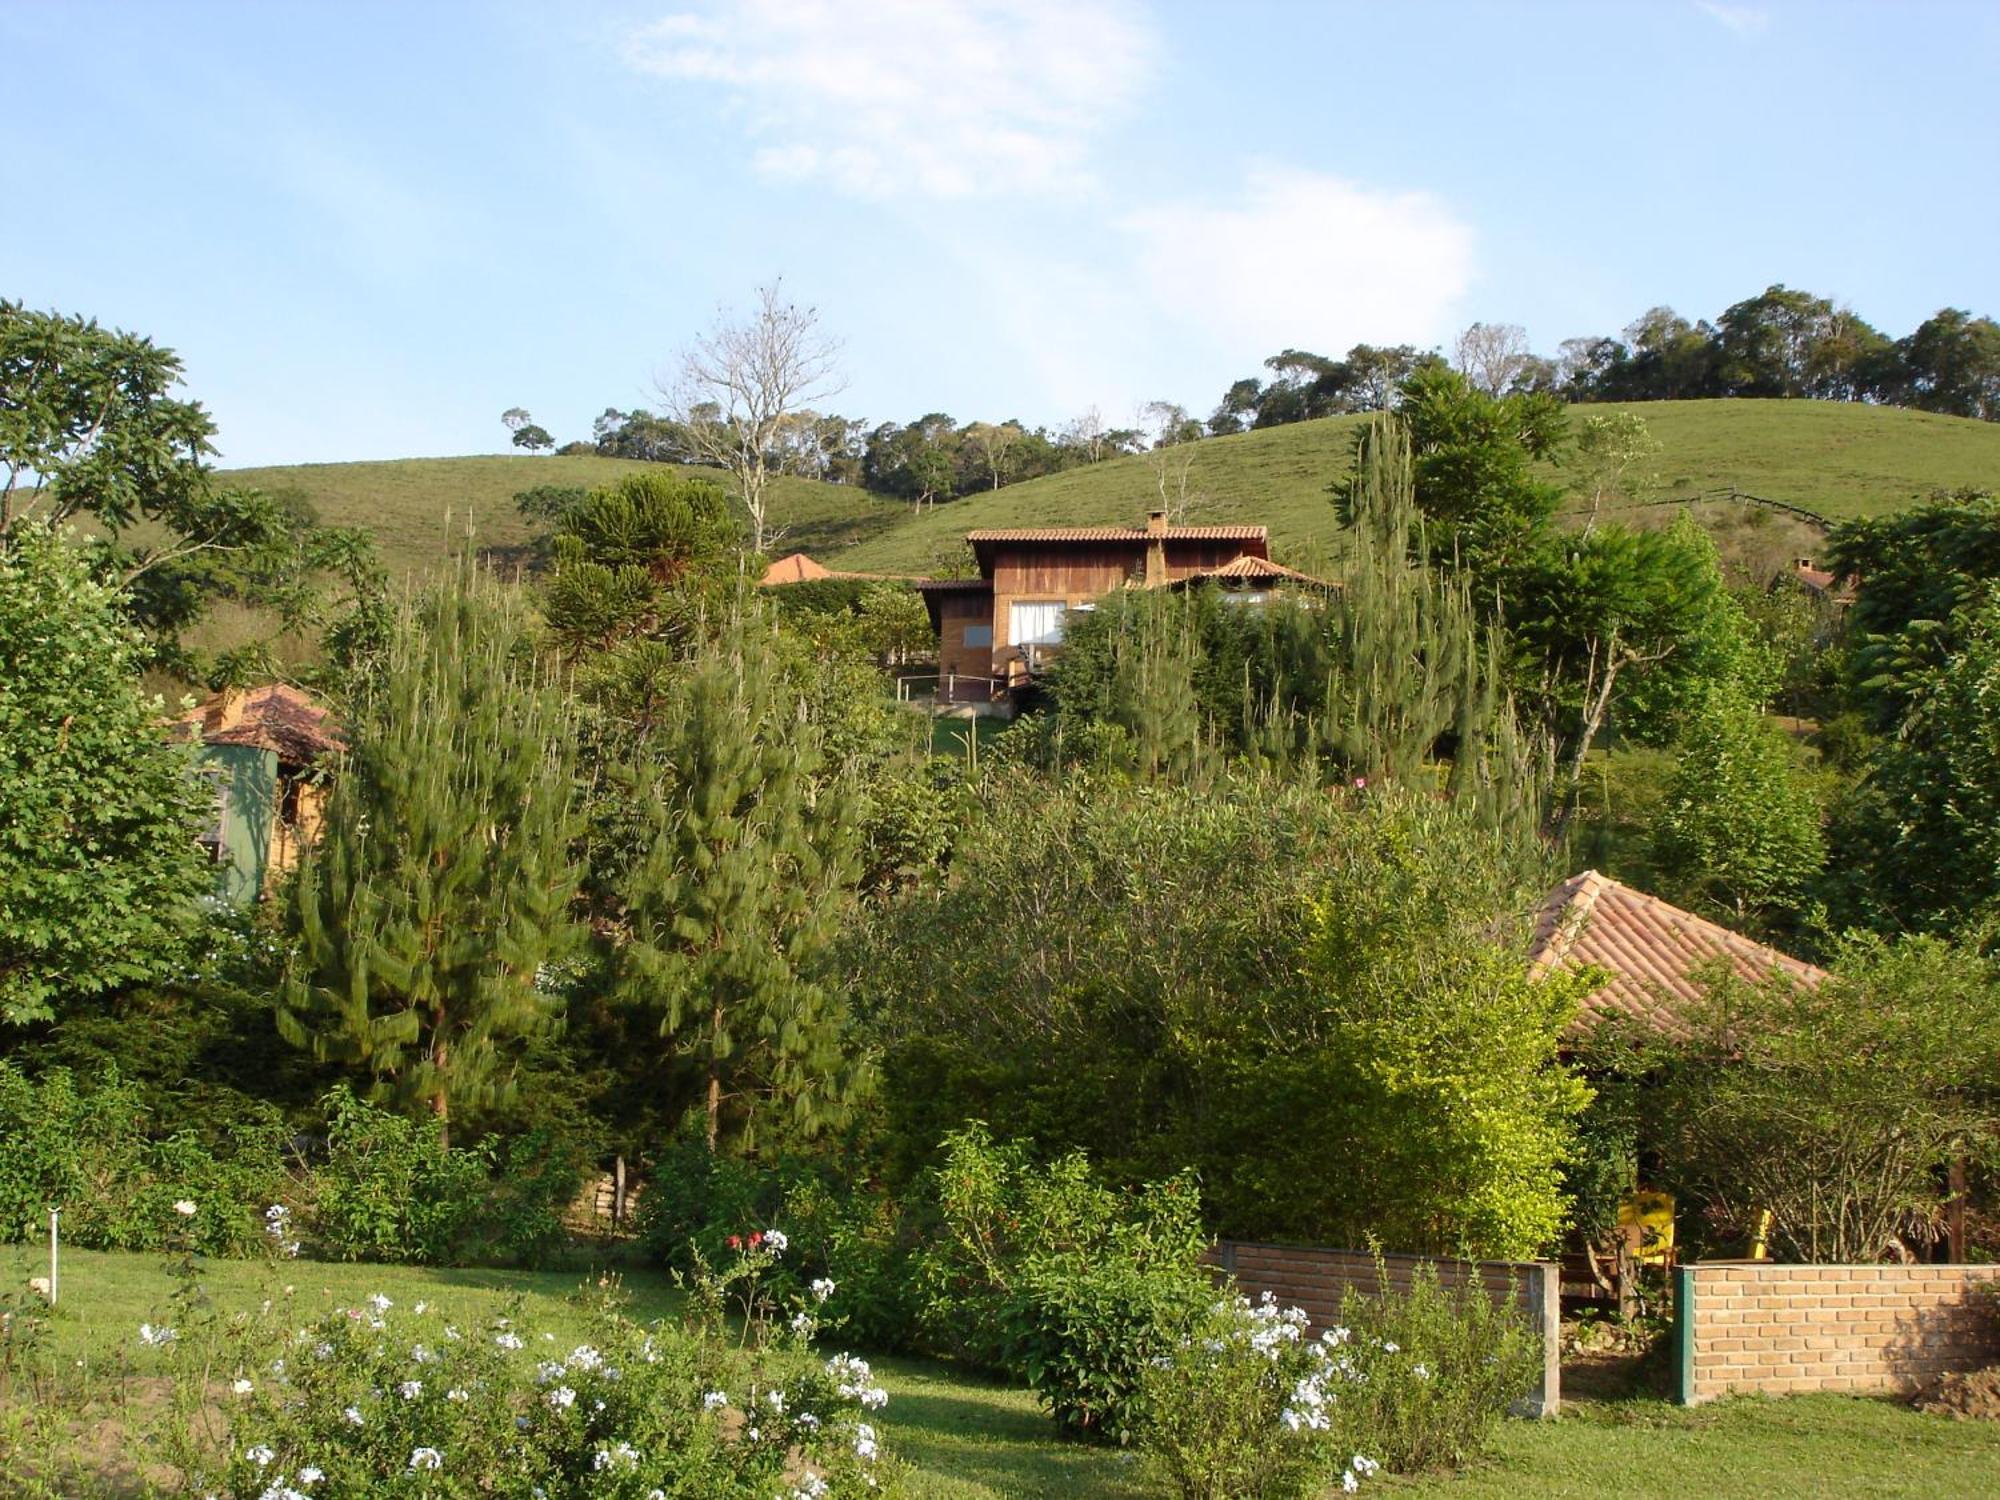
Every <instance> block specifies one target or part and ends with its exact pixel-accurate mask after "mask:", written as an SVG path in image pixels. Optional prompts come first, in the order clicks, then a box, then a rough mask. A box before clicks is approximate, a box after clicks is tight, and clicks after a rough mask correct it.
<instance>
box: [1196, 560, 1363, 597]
mask: <svg viewBox="0 0 2000 1500" xmlns="http://www.w3.org/2000/svg"><path fill="white" fill-rule="evenodd" d="M1204 578H1248V579H1269V580H1271V581H1273V582H1276V581H1277V580H1280V579H1290V580H1292V581H1293V582H1295V583H1316V584H1318V585H1319V586H1320V587H1322V588H1331V587H1333V585H1331V584H1329V583H1327V581H1326V580H1325V579H1323V578H1315V577H1313V576H1312V574H1310V573H1301V572H1300V571H1299V570H1298V569H1297V568H1288V567H1286V566H1285V565H1284V564H1283V563H1274V562H1272V561H1271V559H1270V558H1268V557H1252V556H1250V555H1249V554H1247V553H1246V554H1245V555H1244V556H1242V557H1239V558H1237V559H1235V560H1234V561H1233V562H1226V563H1224V564H1223V565H1222V566H1221V567H1219V568H1203V569H1202V570H1201V571H1200V572H1199V573H1196V574H1193V575H1192V576H1191V577H1189V578H1186V579H1184V580H1182V581H1183V582H1186V583H1195V582H1199V581H1200V580H1201V579H1204Z"/></svg>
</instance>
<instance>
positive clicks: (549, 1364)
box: [535, 1359, 563, 1385]
mask: <svg viewBox="0 0 2000 1500" xmlns="http://www.w3.org/2000/svg"><path fill="white" fill-rule="evenodd" d="M562 1373H563V1367H562V1366H561V1365H559V1364H557V1363H556V1362H555V1361H554V1360H552V1359H545V1360H543V1361H542V1362H541V1363H540V1364H538V1365H536V1366H535V1384H536V1385H547V1384H548V1383H549V1382H550V1381H551V1380H560V1379H562Z"/></svg>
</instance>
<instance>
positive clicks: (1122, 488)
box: [841, 401, 2000, 571]
mask: <svg viewBox="0 0 2000 1500" xmlns="http://www.w3.org/2000/svg"><path fill="white" fill-rule="evenodd" d="M1611 409H1612V408H1608V407H1604V408H1595V407H1575V408H1572V412H1573V414H1574V417H1575V418H1576V419H1579V420H1580V419H1581V417H1582V416H1584V415H1586V414H1588V413H1589V412H1591V411H1597V410H1607V411H1608V410H1611ZM1631 409H1632V410H1635V411H1637V412H1638V413H1639V414H1640V415H1641V416H1643V417H1644V418H1645V419H1646V423H1647V426H1648V427H1649V428H1650V429H1651V430H1652V433H1653V435H1654V436H1655V437H1656V438H1658V439H1659V441H1660V443H1661V444H1662V451H1661V453H1660V455H1659V457H1658V459H1657V460H1656V461H1655V462H1654V464H1653V465H1651V467H1652V468H1653V469H1654V470H1655V472H1656V473H1657V474H1658V476H1659V479H1660V481H1661V483H1662V485H1663V486H1664V490H1663V493H1664V494H1666V495H1669V496H1692V495H1696V494H1698V493H1700V492H1702V491H1705V490H1715V489H1722V488H1727V487H1730V486H1734V487H1735V488H1737V489H1739V490H1743V491H1746V492H1748V493H1750V494H1753V495H1758V496H1762V497H1763V498H1765V499H1770V500H1782V501H1785V502H1787V503H1789V504H1793V505H1798V506H1803V507H1805V508H1806V509H1808V510H1812V511H1816V512H1818V513H1820V514H1822V515H1825V516H1827V517H1829V518H1831V519H1834V520H1845V519H1849V518H1852V517H1856V516H1866V515H1877V514H1881V513H1883V512H1885V511H1891V510H1895V509H1898V508H1900V507H1902V506H1904V505H1907V504H1909V503H1910V502H1911V501H1913V500H1917V499H1921V498H1923V497H1924V496H1925V495H1927V494H1929V492H1930V491H1931V490H1933V489H1938V488H1945V487H1955V486H1958V485H1980V486H1985V487H1989V488H2000V423H1992V422H1975V421H1970V420H1967V419H1965V418H1962V417H1940V416H1933V415H1931V414H1929V413H1927V412H1914V411H1900V410H1894V409H1891V408H1887V407H1871V406H1860V405H1855V404H1852V403H1847V402H1822V401H1654V402H1647V403H1644V404H1643V405H1639V406H1636V407H1633V408H1631ZM1362 420H1363V419H1362V418H1360V417H1328V418H1325V419H1324V420H1321V421H1317V422H1300V423H1297V424H1295V425H1292V426H1288V427H1271V428H1265V429H1264V430H1262V431H1259V432H1247V433H1243V434H1240V435H1238V436H1236V437H1226V438H1216V439H1213V440H1211V441H1208V442H1205V443H1203V444H1202V445H1201V446H1200V450H1199V453H1198V456H1197V457H1196V459H1195V463H1194V467H1193V469H1192V470H1191V471H1190V474H1189V488H1190V491H1191V492H1197V491H1198V492H1200V493H1201V495H1202V496H1203V497H1204V498H1203V500H1202V503H1201V504H1200V505H1199V506H1198V507H1197V508H1196V510H1195V513H1194V515H1193V516H1192V517H1191V519H1194V520H1198V521H1216V522H1221V521H1262V522H1264V523H1265V524H1267V525H1268V526H1270V528H1271V535H1272V540H1273V542H1274V544H1275V546H1276V548H1277V550H1278V551H1279V553H1280V554H1281V555H1290V556H1293V557H1305V558H1309V557H1310V555H1311V553H1312V551H1313V548H1314V545H1315V543H1316V542H1317V541H1318V540H1320V539H1323V538H1324V537H1325V536H1326V535H1327V533H1328V532H1329V531H1330V529H1331V527H1332V524H1333V516H1332V511H1331V507H1330V503H1329V497H1328V493H1327V491H1328V487H1329V486H1330V485H1331V484H1333V483H1334V482H1335V481H1336V480H1338V479H1339V478H1340V477H1341V476H1342V475H1344V474H1345V473H1346V471H1347V464H1348V455H1349V451H1350V448H1351V445H1352V442H1353V435H1354V429H1355V427H1356V426H1357V425H1358V424H1359V423H1360V422H1361V421H1362ZM1157 493H1158V492H1157V489H1156V487H1155V479H1154V474H1153V471H1152V469H1151V468H1150V467H1149V466H1148V463H1147V460H1146V459H1145V458H1144V457H1133V458H1120V459H1113V460H1111V461H1110V462H1107V463H1102V464H1093V465H1091V466H1090V467H1089V468H1084V469H1072V470H1070V471H1069V472H1068V473H1064V474H1055V475H1051V476H1049V477H1048V478H1046V479H1036V480H1031V481H1029V482H1028V483H1026V484H1017V485H1010V486H1008V487H1007V488H1005V489H1002V490H996V491H993V492H992V493H990V494H982V495H973V496H969V497H967V498H966V499H963V500H957V501H953V502H952V503H950V504H948V505H941V506H939V507H937V508H936V509H935V510H931V511H927V512H925V513H924V514H923V515H922V516H921V517H918V518H914V519H910V520H906V521H904V522H903V523H902V524H900V525H897V526H895V527H893V528H890V529H886V530H884V531H883V532H881V533H880V534H879V535H877V536H875V537H873V538H871V539H870V540H867V541H865V542H861V543H859V544H858V545H856V546H855V547H854V548H853V549H852V550H851V551H850V552H847V553H845V554H843V556H842V558H841V562H842V564H843V565H845V566H848V567H853V568H862V569H876V570H881V571H898V570H916V569H920V568H922V567H923V566H924V565H925V563H926V562H927V561H928V560H929V559H930V558H931V557H933V556H934V555H935V554H936V553H937V551H938V549H939V548H940V547H941V546H943V545H946V544H948V543H949V542H950V541H951V540H952V539H953V538H955V537H957V536H960V535H962V534H963V533H965V532H967V531H969V530H972V529H974V528H976V527H982V526H1031V525H1042V526H1081V525H1103V524H1111V523H1118V522H1135V521H1138V520H1139V519H1141V518H1142V517H1143V515H1144V513H1145V511H1146V510H1147V509H1148V507H1149V506H1150V505H1151V504H1153V503H1155V500H1156V496H1157ZM1746 509H1749V508H1746V507H1742V506H1728V505H1716V504H1708V505H1704V506H1702V507H1700V509H1699V511H1698V514H1699V515H1700V518H1701V519H1702V520H1703V521H1704V522H1705V523H1706V524H1708V525H1710V526H1711V527H1713V528H1715V529H1717V530H1720V531H1723V532H1725V533H1728V532H1735V531H1741V532H1745V533H1751V534H1754V536H1755V539H1756V540H1757V541H1758V542H1759V543H1760V544H1761V545H1762V550H1771V551H1776V552H1783V551H1786V550H1790V549H1791V548H1792V547H1793V546H1794V544H1795V543H1797V544H1800V545H1808V550H1810V547H1809V544H1805V543H1803V542H1802V540H1801V539H1800V537H1799V536H1798V533H1799V532H1801V531H1802V530H1807V528H1801V527H1798V526H1796V525H1795V524H1794V523H1791V522H1789V521H1788V520H1786V519H1784V518H1782V517H1778V516H1775V515H1774V513H1772V512H1770V511H1767V510H1762V509H1757V510H1755V513H1754V515H1746V514H1744V512H1745V511H1746ZM1659 513H1660V514H1661V515H1665V514H1670V513H1671V511H1670V509H1669V508H1666V507H1661V508H1659ZM1737 550H1739V551H1741V550H1742V549H1741V548H1738V549H1737Z"/></svg>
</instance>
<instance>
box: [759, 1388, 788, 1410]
mask: <svg viewBox="0 0 2000 1500" xmlns="http://www.w3.org/2000/svg"><path fill="white" fill-rule="evenodd" d="M764 1399H765V1400H766V1401H768V1402H770V1403H771V1410H772V1411H783V1410H784V1409H785V1393H784V1392H783V1391H766V1392H764Z"/></svg>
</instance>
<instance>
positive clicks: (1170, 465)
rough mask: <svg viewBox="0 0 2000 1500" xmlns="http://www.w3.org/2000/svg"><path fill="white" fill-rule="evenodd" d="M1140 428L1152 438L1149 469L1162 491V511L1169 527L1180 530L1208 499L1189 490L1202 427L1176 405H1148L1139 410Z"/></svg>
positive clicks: (1160, 402)
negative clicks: (1189, 516)
mask: <svg viewBox="0 0 2000 1500" xmlns="http://www.w3.org/2000/svg"><path fill="white" fill-rule="evenodd" d="M1139 426H1140V428H1141V429H1142V430H1145V431H1148V432H1150V433H1151V435H1152V443H1151V446H1150V447H1149V448H1148V449H1147V450H1146V465H1147V467H1148V468H1150V469H1151V470H1152V471H1153V481H1154V483H1155V484H1156V485H1157V486H1158V488H1159V491H1160V509H1161V510H1163V511H1165V512H1166V513H1167V523H1168V524H1169V525H1172V526H1178V525H1180V524H1181V523H1182V522H1183V521H1185V520H1186V519H1187V517H1188V513H1189V512H1190V511H1192V510H1193V509H1194V508H1195V507H1196V506H1197V505H1199V504H1201V502H1202V500H1203V499H1204V498H1205V497H1204V496H1203V494H1202V492H1201V491H1200V490H1198V489H1191V488H1190V486H1189V476H1190V475H1191V474H1192V472H1193V470H1194V461H1195V455H1196V453H1197V452H1198V450H1199V449H1200V446H1201V444H1200V438H1201V431H1202V429H1201V424H1200V423H1199V422H1196V421H1195V420H1194V419H1193V418H1192V417H1190V416H1189V415H1188V413H1187V409H1186V408H1185V407H1183V406H1178V405H1176V404H1175V403H1174V402H1171V401H1148V402H1147V403H1146V404H1145V405H1144V406H1142V407H1140V408H1139Z"/></svg>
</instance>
